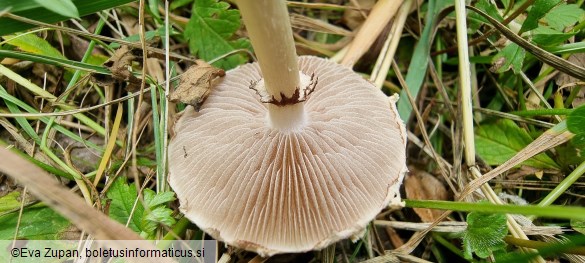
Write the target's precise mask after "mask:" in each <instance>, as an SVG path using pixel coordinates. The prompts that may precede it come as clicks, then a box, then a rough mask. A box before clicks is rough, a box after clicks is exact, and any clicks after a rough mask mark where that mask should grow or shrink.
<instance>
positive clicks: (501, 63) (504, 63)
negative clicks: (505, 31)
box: [493, 43, 526, 74]
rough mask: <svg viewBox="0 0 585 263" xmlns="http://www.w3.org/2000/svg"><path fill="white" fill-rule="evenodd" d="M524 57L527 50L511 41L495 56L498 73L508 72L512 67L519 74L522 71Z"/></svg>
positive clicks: (494, 61)
mask: <svg viewBox="0 0 585 263" xmlns="http://www.w3.org/2000/svg"><path fill="white" fill-rule="evenodd" d="M524 57H526V50H524V49H523V48H522V47H520V46H518V45H517V44H516V43H510V44H509V45H507V46H506V47H504V48H503V49H502V50H500V52H498V54H497V55H495V56H494V60H493V63H494V65H495V67H496V68H497V72H498V73H503V72H506V71H508V70H509V69H510V68H511V69H512V71H514V73H516V74H518V73H519V72H522V64H523V62H524Z"/></svg>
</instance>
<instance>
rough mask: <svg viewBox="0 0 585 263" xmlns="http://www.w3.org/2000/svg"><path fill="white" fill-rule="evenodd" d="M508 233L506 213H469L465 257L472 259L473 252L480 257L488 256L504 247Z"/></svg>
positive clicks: (464, 247)
mask: <svg viewBox="0 0 585 263" xmlns="http://www.w3.org/2000/svg"><path fill="white" fill-rule="evenodd" d="M507 233H508V227H507V225H506V215H504V214H485V213H477V212H471V213H469V214H468V215H467V230H465V233H464V235H463V249H464V251H465V257H466V258H467V259H471V258H472V253H475V254H476V255H477V256H478V257H480V258H487V257H488V256H489V255H491V254H492V252H493V251H496V250H501V249H504V248H505V247H506V243H505V242H504V237H505V236H506V234H507Z"/></svg>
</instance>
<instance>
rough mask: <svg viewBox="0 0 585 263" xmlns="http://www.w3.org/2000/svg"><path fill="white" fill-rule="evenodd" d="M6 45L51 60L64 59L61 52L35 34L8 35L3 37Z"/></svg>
mask: <svg viewBox="0 0 585 263" xmlns="http://www.w3.org/2000/svg"><path fill="white" fill-rule="evenodd" d="M3 38H4V39H5V40H7V41H6V43H8V44H10V45H13V46H16V47H17V48H18V49H20V50H22V51H25V52H29V53H33V54H39V55H44V56H48V57H53V58H61V59H66V58H65V56H63V54H61V52H59V51H58V50H57V49H55V48H54V47H53V46H52V45H51V44H49V42H47V40H44V39H42V38H40V37H38V36H36V35H35V34H28V33H25V34H22V35H10V36H5V37H3Z"/></svg>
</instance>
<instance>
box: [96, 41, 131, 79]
mask: <svg viewBox="0 0 585 263" xmlns="http://www.w3.org/2000/svg"><path fill="white" fill-rule="evenodd" d="M141 56H142V51H140V50H138V49H133V48H130V47H128V46H121V47H120V48H118V49H117V50H116V52H114V55H112V57H111V58H109V59H108V60H107V61H106V62H104V66H105V67H106V68H107V69H109V70H110V72H112V75H111V76H108V75H100V74H94V75H93V78H94V80H95V81H96V82H98V83H99V84H101V85H109V84H113V83H114V82H115V81H116V80H120V81H127V82H129V83H130V84H131V85H140V79H138V78H137V77H135V76H134V75H133V74H132V72H131V71H130V68H131V67H132V62H133V61H134V60H136V59H138V58H140V57H141Z"/></svg>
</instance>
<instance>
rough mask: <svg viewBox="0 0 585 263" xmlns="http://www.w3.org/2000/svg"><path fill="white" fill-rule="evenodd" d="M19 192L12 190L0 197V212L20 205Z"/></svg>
mask: <svg viewBox="0 0 585 263" xmlns="http://www.w3.org/2000/svg"><path fill="white" fill-rule="evenodd" d="M19 197H20V192H18V191H12V192H10V193H8V194H7V195H5V196H3V197H0V213H4V212H6V211H10V210H13V209H17V208H19V207H20V200H18V198H19Z"/></svg>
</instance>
